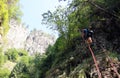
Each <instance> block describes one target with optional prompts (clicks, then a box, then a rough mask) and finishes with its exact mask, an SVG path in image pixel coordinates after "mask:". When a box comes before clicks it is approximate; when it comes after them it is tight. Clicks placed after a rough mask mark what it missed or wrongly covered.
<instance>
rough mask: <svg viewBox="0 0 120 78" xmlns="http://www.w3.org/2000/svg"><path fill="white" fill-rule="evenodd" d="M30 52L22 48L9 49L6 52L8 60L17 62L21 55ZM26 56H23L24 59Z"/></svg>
mask: <svg viewBox="0 0 120 78" xmlns="http://www.w3.org/2000/svg"><path fill="white" fill-rule="evenodd" d="M27 55H28V52H27V51H25V50H22V49H15V48H12V49H8V51H7V52H6V56H7V57H8V60H11V61H13V62H17V61H18V60H19V57H21V56H27ZM24 58H26V57H23V59H24Z"/></svg>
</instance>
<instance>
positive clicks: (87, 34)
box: [82, 26, 93, 46]
mask: <svg viewBox="0 0 120 78" xmlns="http://www.w3.org/2000/svg"><path fill="white" fill-rule="evenodd" d="M92 36H93V30H91V26H90V29H88V28H86V29H82V37H83V39H84V40H85V42H86V43H87V44H89V45H90V46H93V40H92Z"/></svg>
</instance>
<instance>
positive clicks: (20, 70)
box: [9, 62, 30, 78]
mask: <svg viewBox="0 0 120 78" xmlns="http://www.w3.org/2000/svg"><path fill="white" fill-rule="evenodd" d="M9 77H10V78H30V75H29V74H28V70H27V67H26V65H25V64H24V63H22V62H19V63H18V64H17V65H16V66H15V67H14V69H13V70H12V71H11V74H10V76H9Z"/></svg>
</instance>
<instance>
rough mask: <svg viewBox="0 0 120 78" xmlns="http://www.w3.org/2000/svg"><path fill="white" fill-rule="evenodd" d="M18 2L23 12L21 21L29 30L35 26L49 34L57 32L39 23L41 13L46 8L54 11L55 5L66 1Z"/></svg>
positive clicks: (38, 0)
mask: <svg viewBox="0 0 120 78" xmlns="http://www.w3.org/2000/svg"><path fill="white" fill-rule="evenodd" d="M20 4H21V10H22V12H23V16H22V22H23V23H25V24H26V25H28V26H29V29H30V30H33V29H34V28H36V29H37V30H43V31H44V32H47V33H50V34H54V35H56V34H57V32H55V31H53V30H50V29H48V28H46V26H45V25H42V24H41V20H42V14H43V13H45V12H47V11H48V10H51V11H54V10H55V7H57V6H58V5H65V4H66V2H64V1H62V2H59V1H58V0H20ZM55 33H56V34H55Z"/></svg>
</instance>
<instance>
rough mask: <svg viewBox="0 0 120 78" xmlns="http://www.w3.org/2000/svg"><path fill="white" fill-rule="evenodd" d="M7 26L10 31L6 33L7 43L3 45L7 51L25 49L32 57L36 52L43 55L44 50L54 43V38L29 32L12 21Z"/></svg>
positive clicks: (40, 32)
mask: <svg viewBox="0 0 120 78" xmlns="http://www.w3.org/2000/svg"><path fill="white" fill-rule="evenodd" d="M9 25H10V29H9V31H8V33H7V43H6V45H5V47H6V48H7V49H8V48H16V49H25V50H27V51H28V52H29V54H30V55H33V54H34V53H36V52H38V53H44V52H45V49H46V48H47V47H48V46H49V45H52V44H54V42H55V37H54V36H51V35H49V34H46V33H45V32H43V31H41V30H35V29H34V30H32V31H31V32H29V29H28V28H27V27H25V26H24V25H23V24H20V23H18V22H17V21H16V20H14V19H11V20H10V23H9Z"/></svg>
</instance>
